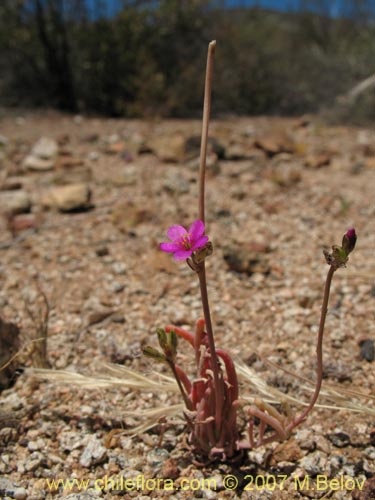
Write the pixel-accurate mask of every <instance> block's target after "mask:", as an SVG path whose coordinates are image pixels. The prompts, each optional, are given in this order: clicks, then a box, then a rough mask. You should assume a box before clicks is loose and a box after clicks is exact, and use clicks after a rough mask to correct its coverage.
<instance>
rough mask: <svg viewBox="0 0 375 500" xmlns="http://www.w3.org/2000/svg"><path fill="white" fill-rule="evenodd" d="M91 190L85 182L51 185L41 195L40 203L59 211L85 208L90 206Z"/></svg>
mask: <svg viewBox="0 0 375 500" xmlns="http://www.w3.org/2000/svg"><path fill="white" fill-rule="evenodd" d="M90 199H91V190H90V188H89V186H88V185H87V184H81V183H78V184H68V185H66V186H58V187H53V188H51V189H50V190H49V191H47V192H46V193H44V194H43V195H42V198H41V204H42V205H43V206H44V207H47V208H57V209H58V210H60V211H61V212H72V211H75V210H85V209H87V208H89V207H90Z"/></svg>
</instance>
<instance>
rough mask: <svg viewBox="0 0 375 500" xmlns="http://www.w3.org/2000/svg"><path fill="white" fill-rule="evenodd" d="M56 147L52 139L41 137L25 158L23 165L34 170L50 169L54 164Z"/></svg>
mask: <svg viewBox="0 0 375 500" xmlns="http://www.w3.org/2000/svg"><path fill="white" fill-rule="evenodd" d="M58 148H59V147H58V144H57V142H56V141H55V140H54V139H51V138H50V137H41V138H40V139H39V141H38V142H36V143H35V144H34V146H33V148H32V150H31V152H30V154H29V155H28V156H27V157H26V158H25V161H24V167H25V168H27V169H28V170H36V171H44V170H51V169H52V168H53V167H54V165H55V160H56V157H57V153H58Z"/></svg>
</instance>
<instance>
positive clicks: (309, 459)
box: [299, 451, 327, 476]
mask: <svg viewBox="0 0 375 500" xmlns="http://www.w3.org/2000/svg"><path fill="white" fill-rule="evenodd" d="M299 465H300V467H303V468H304V469H305V470H306V472H307V473H308V474H309V475H311V476H316V475H317V474H323V473H327V456H326V455H325V453H322V452H321V451H314V452H313V453H310V454H309V455H306V456H305V457H303V458H302V459H301V460H300V461H299Z"/></svg>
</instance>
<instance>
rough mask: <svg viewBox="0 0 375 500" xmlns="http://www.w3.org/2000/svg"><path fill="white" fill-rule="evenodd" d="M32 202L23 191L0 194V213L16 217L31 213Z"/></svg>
mask: <svg viewBox="0 0 375 500" xmlns="http://www.w3.org/2000/svg"><path fill="white" fill-rule="evenodd" d="M30 209H31V200H30V197H29V194H28V193H27V192H26V191H23V190H17V191H2V192H0V212H2V213H6V214H10V215H15V214H23V213H27V212H30Z"/></svg>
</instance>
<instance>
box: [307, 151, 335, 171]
mask: <svg viewBox="0 0 375 500" xmlns="http://www.w3.org/2000/svg"><path fill="white" fill-rule="evenodd" d="M330 163H331V156H330V155H329V154H327V153H320V154H317V155H310V156H308V157H307V158H306V160H305V166H306V167H308V168H321V167H326V166H328V165H329V164H330Z"/></svg>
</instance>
